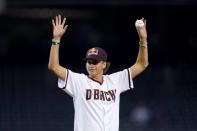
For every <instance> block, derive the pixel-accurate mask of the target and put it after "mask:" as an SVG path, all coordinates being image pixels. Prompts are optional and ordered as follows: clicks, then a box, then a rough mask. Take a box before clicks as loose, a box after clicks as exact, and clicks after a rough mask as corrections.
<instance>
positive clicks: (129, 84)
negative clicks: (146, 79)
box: [109, 68, 134, 93]
mask: <svg viewBox="0 0 197 131" xmlns="http://www.w3.org/2000/svg"><path fill="white" fill-rule="evenodd" d="M109 77H110V79H111V80H112V81H114V83H116V85H118V87H117V88H118V89H119V91H120V93H122V92H125V91H127V90H129V89H132V88H134V86H133V80H132V77H131V72H130V68H128V69H124V70H123V71H119V72H116V73H113V74H111V75H109Z"/></svg>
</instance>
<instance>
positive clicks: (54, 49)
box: [48, 44, 59, 70]
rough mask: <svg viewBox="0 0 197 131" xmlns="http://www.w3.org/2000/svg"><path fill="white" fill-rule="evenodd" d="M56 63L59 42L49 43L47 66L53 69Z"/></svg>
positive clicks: (57, 60) (57, 63)
mask: <svg viewBox="0 0 197 131" xmlns="http://www.w3.org/2000/svg"><path fill="white" fill-rule="evenodd" d="M56 65H59V44H57V45H51V50H50V56H49V63H48V68H49V69H50V70H53V68H55V66H56Z"/></svg>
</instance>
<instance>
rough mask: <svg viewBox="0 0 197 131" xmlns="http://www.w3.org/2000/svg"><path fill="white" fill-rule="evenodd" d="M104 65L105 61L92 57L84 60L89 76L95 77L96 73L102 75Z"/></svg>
mask: <svg viewBox="0 0 197 131" xmlns="http://www.w3.org/2000/svg"><path fill="white" fill-rule="evenodd" d="M105 67H106V62H104V61H97V60H94V59H88V60H87V61H86V70H87V72H88V73H89V75H90V77H95V76H97V75H103V70H104V69H105Z"/></svg>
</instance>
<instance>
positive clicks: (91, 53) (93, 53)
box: [87, 48, 98, 56]
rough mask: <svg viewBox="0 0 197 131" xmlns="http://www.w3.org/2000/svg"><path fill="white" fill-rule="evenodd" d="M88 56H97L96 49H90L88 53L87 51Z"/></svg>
mask: <svg viewBox="0 0 197 131" xmlns="http://www.w3.org/2000/svg"><path fill="white" fill-rule="evenodd" d="M87 55H88V56H89V55H98V49H96V48H92V49H90V50H89V51H88V54H87Z"/></svg>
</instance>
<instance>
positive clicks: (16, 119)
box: [0, 0, 197, 131]
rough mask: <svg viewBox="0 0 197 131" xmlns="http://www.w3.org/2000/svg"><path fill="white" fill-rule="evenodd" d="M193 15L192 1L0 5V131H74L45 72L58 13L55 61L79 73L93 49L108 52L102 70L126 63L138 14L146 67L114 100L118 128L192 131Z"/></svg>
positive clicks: (17, 1)
mask: <svg viewBox="0 0 197 131" xmlns="http://www.w3.org/2000/svg"><path fill="white" fill-rule="evenodd" d="M196 12H197V2H196V1H195V0H170V1H169V0H158V1H157V0H149V1H145V0H121V1H120V0H95V1H92V0H66V1H64V0H56V1H53V0H42V1H40V0H0V131H46V130H47V131H72V130H73V120H74V119H73V117H74V109H73V104H72V98H71V97H70V96H68V95H66V94H65V93H64V92H63V91H61V90H60V89H58V88H57V78H55V77H54V76H53V75H52V74H51V73H50V72H49V71H48V69H47V64H48V57H49V50H50V46H51V39H52V25H51V19H52V18H53V17H54V16H55V15H57V14H58V13H60V14H62V15H64V16H66V17H67V23H68V24H69V27H68V30H67V33H66V34H65V35H64V37H63V39H62V42H61V49H60V63H61V64H62V65H63V66H66V67H68V68H70V69H72V70H73V71H76V72H84V73H86V71H85V68H84V63H83V62H82V61H81V60H82V58H83V57H84V55H85V53H86V50H87V49H89V48H90V47H92V46H101V47H103V48H105V49H106V51H107V52H108V55H109V60H110V61H111V63H112V66H111V68H110V70H109V72H108V73H112V72H115V71H118V70H122V69H124V68H127V67H129V66H130V65H131V64H133V63H134V62H135V59H136V56H137V52H138V36H137V33H136V30H135V27H134V22H135V20H136V19H137V18H141V17H142V16H144V17H145V18H146V19H147V30H148V42H149V61H150V66H149V68H148V69H147V70H146V71H145V72H144V73H143V74H142V75H140V76H139V77H137V78H136V79H134V84H135V89H134V90H132V91H128V92H126V93H123V94H122V95H121V103H120V131H196V130H197V124H196V123H197V112H196V111H197V78H196V73H197V68H196V66H197V62H196V50H197V37H196V36H197V33H196V30H197V28H196V23H197V17H196Z"/></svg>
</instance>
